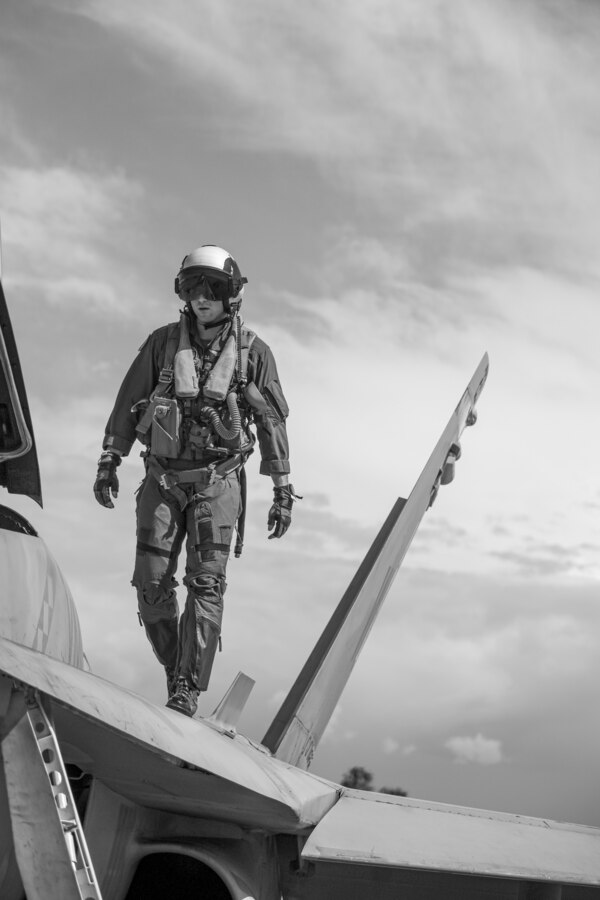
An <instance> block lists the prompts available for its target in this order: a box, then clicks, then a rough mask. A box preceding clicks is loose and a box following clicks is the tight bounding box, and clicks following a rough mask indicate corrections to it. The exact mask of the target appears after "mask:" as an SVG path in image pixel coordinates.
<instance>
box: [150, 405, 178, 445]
mask: <svg viewBox="0 0 600 900" xmlns="http://www.w3.org/2000/svg"><path fill="white" fill-rule="evenodd" d="M150 411H151V415H152V425H151V428H152V433H151V438H150V453H151V454H152V455H153V456H168V457H177V456H179V453H180V450H181V441H180V426H181V410H180V409H179V405H178V403H177V400H175V399H173V398H172V397H159V396H155V397H153V398H152V400H151V401H150V406H149V407H148V412H150Z"/></svg>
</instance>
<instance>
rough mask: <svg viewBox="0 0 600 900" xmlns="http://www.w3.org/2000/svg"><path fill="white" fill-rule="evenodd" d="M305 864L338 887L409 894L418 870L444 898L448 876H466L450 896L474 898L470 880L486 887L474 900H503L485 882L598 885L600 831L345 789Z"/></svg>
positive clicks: (314, 837) (312, 840) (314, 836)
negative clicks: (368, 886) (489, 899)
mask: <svg viewBox="0 0 600 900" xmlns="http://www.w3.org/2000/svg"><path fill="white" fill-rule="evenodd" d="M302 859H303V860H304V861H305V863H312V864H313V865H314V866H315V868H316V871H315V878H316V880H318V879H319V875H320V873H321V874H322V876H323V877H324V878H326V877H327V878H328V880H329V881H330V883H331V884H333V883H335V884H336V885H338V887H339V885H340V884H341V883H342V882H343V880H344V879H347V884H348V886H350V885H351V884H354V885H355V884H357V883H358V882H360V881H362V882H368V881H372V883H373V884H374V885H376V884H377V885H383V884H385V885H387V886H388V888H391V886H392V885H393V886H394V888H395V889H396V890H398V888H400V886H401V885H404V886H405V888H408V887H409V885H411V884H412V883H413V882H414V877H415V876H414V874H413V873H414V872H415V870H418V872H419V873H420V878H421V881H420V883H421V884H422V885H423V887H424V886H425V884H426V880H425V877H424V873H426V872H429V873H432V875H431V877H434V875H435V873H438V875H437V877H438V878H439V879H441V877H442V873H445V877H446V881H444V882H443V881H441V880H440V893H439V895H438V894H436V896H449V894H446V892H445V890H443V887H444V885H446V886H447V887H448V888H449V887H450V885H449V883H448V881H447V876H448V873H454V874H456V875H464V876H469V880H468V882H465V885H467V884H468V885H469V887H467V886H465V889H464V892H463V893H460V892H457V893H456V894H454V893H452V895H451V896H453V897H454V896H457V897H458V896H461V897H463V896H465V897H466V896H468V897H470V896H472V895H471V893H470V891H471V890H473V889H474V887H475V885H474V881H473V876H481V877H482V879H486V881H485V882H484V885H485V884H487V885H488V889H486V888H485V887H482V888H480V890H481V893H478V894H477V896H478V897H480V896H494V897H499V896H503V897H504V896H509V895H508V894H507V893H502V894H500V893H497V892H496V890H494V889H492V883H491V882H490V879H492V878H502V879H514V881H526V882H533V883H538V884H539V883H544V882H547V883H552V884H562V885H588V886H592V885H600V829H598V828H588V827H585V826H583V825H570V824H564V823H560V822H552V821H548V820H546V819H534V818H529V817H526V816H517V815H510V814H507V813H499V812H489V811H487V810H479V809H469V808H466V807H460V806H450V805H446V804H442V803H432V802H429V801H426V800H412V799H409V798H406V797H395V796H392V795H389V794H387V795H386V794H378V793H368V792H366V791H353V790H348V789H345V790H344V792H343V795H342V797H341V799H340V800H339V802H338V803H337V804H336V805H335V806H334V808H333V809H332V810H330V812H328V813H327V814H326V815H325V816H324V817H323V819H322V820H321V821H320V822H319V824H318V825H317V826H316V828H314V830H313V831H312V832H311V834H310V836H309V838H308V840H307V842H306V844H305V845H304V848H303V851H302ZM408 870H413V873H409V872H408ZM326 873H329V874H328V876H327V875H326ZM386 873H387V874H386ZM505 883H506V882H505ZM455 889H456V888H455ZM563 891H564V896H571V895H570V894H567V888H566V887H565V888H563ZM361 896H362V895H361ZM373 896H385V897H387V896H388V894H387V893H380V892H377V893H373ZM390 896H391V894H390ZM393 896H399V894H396V893H394V894H393ZM402 896H404V894H402ZM407 896H408V894H407ZM410 896H413V894H412V893H411V894H410ZM419 896H421V894H419ZM423 896H429V893H427V894H423ZM510 896H515V897H516V894H512V893H511V894H510ZM519 896H521V894H519ZM527 896H528V897H529V896H530V895H529V894H527ZM532 896H533V895H532ZM535 896H536V897H537V896H540V897H541V896H544V897H546V896H548V897H550V896H552V897H555V896H556V897H558V896H559V894H557V893H552V894H550V893H548V894H545V893H543V894H542V893H540V894H539V895H538V894H535ZM574 896H575V895H574ZM576 896H578V897H579V894H577V895H576ZM586 896H587V892H586Z"/></svg>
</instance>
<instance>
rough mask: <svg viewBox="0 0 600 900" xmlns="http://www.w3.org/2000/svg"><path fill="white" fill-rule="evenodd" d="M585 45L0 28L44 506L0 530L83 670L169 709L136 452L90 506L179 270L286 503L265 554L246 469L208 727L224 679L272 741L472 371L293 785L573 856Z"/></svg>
mask: <svg viewBox="0 0 600 900" xmlns="http://www.w3.org/2000/svg"><path fill="white" fill-rule="evenodd" d="M599 39H600V7H599V6H598V4H596V3H593V2H590V0H561V2H557V0H519V2H517V0H477V2H475V0H454V2H453V3H452V4H447V3H443V2H441V0H346V3H345V4H343V6H340V4H339V3H334V2H333V0H308V2H305V3H302V4H298V3H291V2H287V0H283V2H282V0H253V2H252V3H246V4H240V3H235V2H233V0H218V2H217V0H211V2H208V0H197V2H195V3H194V4H189V3H186V2H184V0H161V2H160V3H159V2H158V0H128V2H127V3H122V2H117V0H102V2H100V0H98V2H95V0H81V2H79V3H77V4H74V3H70V2H67V0H44V2H41V0H40V2H37V0H4V3H3V4H2V11H1V12H0V80H1V81H0V83H1V86H2V90H1V92H0V122H1V123H2V128H1V129H0V220H1V224H2V249H3V283H4V287H5V292H6V296H7V302H8V304H9V308H10V311H11V315H12V319H13V325H14V329H15V333H16V337H17V340H18V343H19V351H20V356H21V362H22V366H23V370H24V375H25V380H26V383H27V387H28V392H29V400H30V406H31V410H32V415H33V421H34V428H35V433H36V440H37V444H38V450H39V457H40V466H41V474H42V482H43V492H44V509H43V510H40V509H39V508H38V507H37V506H36V505H35V504H34V503H33V502H32V501H30V500H28V499H26V498H19V497H15V496H10V497H8V496H6V495H5V496H4V497H2V498H0V499H1V502H4V503H9V504H10V505H12V506H13V507H14V508H16V509H17V510H19V511H21V512H22V513H23V514H24V515H26V516H27V517H28V518H29V519H30V520H31V521H32V523H33V524H34V525H35V526H36V527H37V528H38V529H39V531H40V533H41V534H42V535H43V536H44V538H45V540H46V542H47V543H48V545H49V547H50V548H51V551H52V553H53V555H54V556H55V558H56V559H57V560H58V562H59V564H60V566H61V568H62V570H63V572H64V574H65V576H66V578H67V580H68V582H69V584H70V587H71V590H72V593H73V595H74V598H75V600H76V603H77V606H78V609H79V613H80V619H81V625H82V631H83V638H84V646H85V648H86V653H87V656H88V659H89V662H90V665H91V667H92V670H93V671H94V672H96V673H97V674H99V675H102V676H103V677H106V678H109V679H110V680H112V681H115V682H116V683H119V684H121V685H124V686H125V687H127V688H129V689H132V690H135V691H137V692H139V693H140V694H142V695H144V696H146V697H148V698H149V699H151V700H153V701H155V702H156V703H163V702H164V700H165V696H164V693H165V686H164V677H163V673H162V670H161V669H160V667H159V666H158V664H157V663H156V661H155V660H154V657H153V655H152V653H151V650H150V647H149V645H148V643H147V641H146V638H145V636H144V634H143V631H142V630H141V629H140V627H139V625H138V622H137V614H136V609H137V606H136V598H135V593H134V591H133V588H132V587H131V585H130V580H131V575H132V570H133V556H134V548H135V530H134V491H135V490H136V488H137V486H138V485H139V483H140V481H141V478H142V464H141V461H140V460H139V457H138V455H137V450H134V451H133V452H132V454H131V456H130V457H129V458H128V459H127V461H126V462H125V463H124V464H123V465H122V466H121V468H120V470H119V477H120V480H121V492H120V495H119V499H118V501H117V506H116V508H115V509H114V510H110V511H109V510H105V509H103V508H101V507H100V506H99V505H98V504H97V503H96V502H95V500H94V498H93V494H92V485H93V481H94V478H95V473H96V463H97V460H98V456H99V452H100V447H101V441H102V437H103V433H104V425H105V422H106V420H107V418H108V415H109V413H110V410H111V408H112V405H113V403H114V399H115V395H116V392H117V390H118V387H119V384H120V382H121V379H122V378H123V375H124V373H125V371H126V370H127V368H128V366H129V364H130V362H131V360H132V359H133V357H134V355H135V353H136V351H137V349H138V347H139V346H140V344H141V343H142V342H143V340H144V339H145V337H146V336H147V334H148V333H150V332H151V331H152V330H153V329H155V328H158V327H159V326H161V325H162V324H165V323H166V322H169V321H175V320H176V319H177V316H178V308H179V307H178V301H177V298H176V297H175V295H174V293H173V277H174V275H175V274H176V272H177V269H178V268H179V264H180V262H181V259H182V258H183V256H184V255H185V254H186V253H187V252H189V251H190V250H191V249H193V248H194V247H196V246H199V245H200V244H203V243H216V244H219V245H221V246H224V247H226V248H227V249H229V250H230V251H231V252H232V253H233V255H234V256H235V257H236V259H237V260H238V262H239V264H240V267H241V269H242V272H243V274H245V275H246V276H247V277H248V282H249V283H248V287H247V289H246V294H245V298H244V303H243V307H242V311H243V314H244V317H245V320H246V322H247V324H248V325H249V326H250V327H251V328H253V329H255V330H256V331H257V333H258V334H259V335H260V336H261V337H262V338H263V340H265V341H266V342H267V343H268V344H269V345H270V346H271V348H272V349H273V352H274V354H275V357H276V359H277V363H278V368H279V373H280V377H281V381H282V385H283V388H284V391H285V394H286V397H287V400H288V402H289V405H290V408H291V413H290V418H289V421H288V431H289V437H290V444H291V463H292V481H293V484H294V486H295V488H296V490H297V492H298V493H300V494H302V495H303V497H304V499H303V500H302V501H301V502H299V503H298V504H296V505H295V506H294V521H293V524H292V527H291V529H290V531H289V532H288V534H287V535H286V536H285V538H284V539H282V540H281V541H270V542H267V530H266V517H267V512H268V509H269V506H270V503H271V497H272V494H271V484H270V480H269V479H268V478H264V477H263V476H260V475H259V474H258V460H257V459H256V458H253V459H252V460H251V461H250V463H249V465H248V470H249V509H248V518H247V539H246V545H245V549H244V554H243V556H242V558H241V559H240V560H235V559H231V561H230V564H229V569H228V591H227V595H226V599H225V620H224V628H223V652H222V654H220V655H219V657H218V658H217V661H216V664H215V670H214V673H213V678H212V682H211V685H210V688H209V691H208V693H207V695H206V696H205V697H203V699H202V704H201V710H202V712H204V713H206V714H209V713H210V712H211V711H212V709H213V708H214V707H215V706H216V704H217V703H218V701H219V700H220V698H221V697H222V695H223V694H224V692H225V690H226V689H227V687H228V686H229V684H230V683H231V681H232V680H233V678H234V677H235V675H236V673H237V672H238V671H239V670H242V671H244V672H246V673H247V674H248V675H250V676H251V677H252V678H254V679H255V680H256V686H255V688H254V691H253V693H252V695H251V698H250V700H249V702H248V706H247V708H246V710H245V712H244V714H243V717H242V720H241V723H240V728H241V730H242V731H244V732H245V733H246V734H248V735H249V736H250V737H253V738H257V739H260V738H261V737H262V736H263V734H264V733H265V731H266V729H267V727H268V725H269V724H270V721H271V719H272V717H273V716H274V714H275V712H276V711H277V708H278V706H279V703H280V702H281V700H282V699H283V697H284V696H285V694H286V693H287V690H288V689H289V687H290V686H291V684H292V682H293V680H294V678H295V677H296V675H297V673H298V672H299V670H300V668H301V666H302V664H303V662H304V660H305V658H306V657H307V655H308V653H309V652H310V650H311V649H312V647H313V645H314V643H315V642H316V640H317V638H318V636H319V634H320V633H321V630H322V628H323V627H324V626H325V624H326V622H327V620H328V618H329V616H330V615H331V613H332V612H333V610H334V609H335V606H336V604H337V602H338V600H339V599H340V597H341V596H342V594H343V592H344V590H345V588H346V586H347V584H348V583H349V582H350V580H351V577H352V575H353V573H354V571H355V569H356V567H357V566H358V564H359V563H360V560H361V559H362V557H363V555H364V554H365V553H366V551H367V549H368V547H369V545H370V543H371V541H372V539H373V538H374V536H375V534H376V533H377V531H378V529H379V527H380V525H381V524H382V522H383V521H384V519H385V517H386V515H387V513H388V512H389V510H390V508H391V506H392V505H393V503H394V501H395V499H396V497H398V496H407V495H408V493H409V492H410V490H411V488H412V486H413V485H414V483H415V481H416V479H417V477H418V475H419V472H420V470H421V468H422V467H423V465H424V464H425V462H426V460H427V458H428V456H429V454H430V452H431V450H432V449H433V447H434V445H435V443H436V441H437V439H438V437H439V435H440V434H441V432H442V430H443V428H444V427H445V425H446V422H447V421H448V419H449V417H450V414H451V412H452V410H453V409H454V407H455V406H456V403H457V402H458V400H459V398H460V396H461V394H462V392H463V390H464V388H465V386H466V384H467V383H468V381H469V379H470V377H471V375H472V373H473V371H474V370H475V368H476V366H477V364H478V362H479V360H480V359H481V357H482V355H483V353H484V352H486V351H487V352H488V353H489V356H490V374H489V378H488V382H487V385H486V387H485V390H484V392H483V394H482V396H481V399H480V401H479V406H478V409H479V420H478V423H477V425H476V427H475V428H471V429H468V431H467V432H466V433H465V435H464V440H463V454H462V459H461V460H460V462H459V463H458V465H457V473H456V479H455V481H454V482H453V483H452V485H450V486H449V487H447V488H445V489H444V490H443V491H442V492H441V493H440V495H439V497H438V499H437V501H436V504H435V506H434V507H433V508H432V509H431V510H430V511H429V512H428V513H427V515H426V517H425V520H424V522H423V525H422V527H421V529H420V531H419V533H418V535H417V537H416V539H415V542H414V544H413V547H412V548H411V550H410V551H409V553H408V555H407V558H406V561H405V563H404V565H403V567H402V569H401V571H400V574H399V575H398V578H397V579H396V581H395V583H394V585H393V586H392V588H391V590H390V593H389V595H388V598H387V600H386V603H385V605H384V607H383V610H382V612H381V614H380V617H379V619H378V620H377V622H376V624H375V627H374V628H373V631H372V632H371V635H370V637H369V640H368V641H367V644H366V646H365V648H364V650H363V653H362V655H361V657H360V659H359V661H358V663H357V665H356V667H355V669H354V672H353V674H352V676H351V679H350V681H349V683H348V686H347V688H346V690H345V692H344V694H343V696H342V698H341V701H340V704H339V706H338V708H337V709H336V711H335V713H334V716H333V718H332V721H331V723H330V726H329V729H328V731H327V733H326V735H325V737H324V739H323V741H322V744H321V745H320V747H319V749H318V751H317V754H316V756H315V760H314V763H313V766H312V771H314V772H315V773H317V774H319V775H322V776H324V777H326V778H330V779H333V780H336V781H339V780H340V778H341V777H342V775H343V773H344V772H346V771H347V770H348V769H349V768H351V767H352V766H356V765H360V766H364V767H365V768H367V769H368V770H369V771H370V772H372V773H373V775H374V780H373V783H374V786H375V787H381V786H388V787H395V786H399V787H402V788H404V789H405V790H406V791H407V792H408V793H409V795H410V796H412V797H419V798H424V799H432V800H437V801H440V802H447V803H457V804H463V805H470V806H478V807H483V808H489V809H497V810H504V811H508V812H514V813H521V814H525V815H534V816H544V817H548V818H553V819H559V820H566V821H575V822H581V823H584V824H590V825H597V826H600V788H599V787H598V784H599V780H598V755H599V749H600V726H599V724H598V715H597V710H598V694H599V687H598V685H600V654H599V653H598V643H599V636H600V602H599V600H598V595H599V590H598V589H599V586H600V585H599V581H600V560H599V558H598V546H599V541H600V522H599V511H600V482H599V478H598V465H597V453H598V450H597V448H598V446H599V444H600V424H599V421H598V413H597V398H598V395H599V393H600V362H599V357H598V352H597V341H598V334H599V333H600V306H599V300H598V287H599V283H600V263H599V261H598V258H599V255H598V252H597V246H598V241H599V239H600V167H598V154H599V150H600V147H599V144H600V102H599V100H600V97H599V94H600V88H598V85H600V58H599V57H598V53H597V47H598V42H599ZM180 599H183V598H182V597H181V598H180Z"/></svg>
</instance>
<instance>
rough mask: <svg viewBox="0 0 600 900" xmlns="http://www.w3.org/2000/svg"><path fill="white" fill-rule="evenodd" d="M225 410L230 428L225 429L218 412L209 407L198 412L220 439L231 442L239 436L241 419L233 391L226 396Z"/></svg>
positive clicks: (204, 407)
mask: <svg viewBox="0 0 600 900" xmlns="http://www.w3.org/2000/svg"><path fill="white" fill-rule="evenodd" d="M227 409H228V411H229V418H230V419H231V428H227V426H226V425H224V424H223V422H222V420H221V419H220V418H219V414H218V412H217V411H216V409H213V408H212V407H211V406H203V407H202V409H201V410H200V412H201V415H202V416H203V417H204V418H205V419H207V420H208V422H210V424H211V425H212V427H213V428H214V429H215V431H216V432H217V434H218V435H219V437H220V438H222V439H223V440H224V441H233V440H235V439H236V438H237V437H238V436H239V433H240V431H241V428H242V417H241V415H240V410H239V407H238V404H237V397H236V395H235V391H232V392H231V393H230V394H228V395H227Z"/></svg>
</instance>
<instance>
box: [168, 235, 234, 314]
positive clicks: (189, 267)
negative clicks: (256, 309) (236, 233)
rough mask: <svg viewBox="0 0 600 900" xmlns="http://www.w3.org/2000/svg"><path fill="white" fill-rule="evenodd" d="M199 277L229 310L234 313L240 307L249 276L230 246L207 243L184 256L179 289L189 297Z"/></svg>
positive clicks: (178, 293) (181, 293)
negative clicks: (244, 274) (226, 248)
mask: <svg viewBox="0 0 600 900" xmlns="http://www.w3.org/2000/svg"><path fill="white" fill-rule="evenodd" d="M199 279H202V280H203V281H204V283H205V284H206V285H207V287H208V288H209V291H210V293H211V294H212V296H213V297H214V299H215V300H220V301H221V302H222V303H223V307H224V309H225V312H226V313H228V314H229V315H233V314H234V313H235V312H237V310H238V309H239V307H240V304H241V302H242V296H243V294H244V285H245V284H247V282H248V279H247V278H245V277H244V276H243V275H242V274H241V272H240V267H239V266H238V264H237V262H236V261H235V259H234V258H233V256H232V255H231V253H230V252H229V251H228V250H224V249H223V248H222V247H216V246H215V245H214V244H203V246H202V247H198V248H197V249H196V250H192V252H191V253H188V254H187V256H184V258H183V262H182V263H181V266H180V269H179V272H178V273H177V275H176V277H175V293H176V294H177V295H178V296H179V297H181V299H182V300H186V293H187V291H189V290H190V288H191V287H192V285H194V284H195V283H196V282H197V281H198V280H199Z"/></svg>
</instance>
